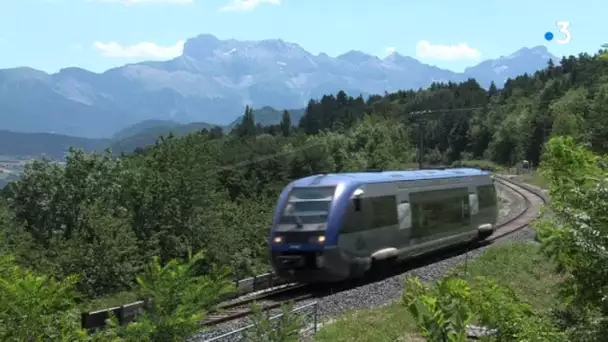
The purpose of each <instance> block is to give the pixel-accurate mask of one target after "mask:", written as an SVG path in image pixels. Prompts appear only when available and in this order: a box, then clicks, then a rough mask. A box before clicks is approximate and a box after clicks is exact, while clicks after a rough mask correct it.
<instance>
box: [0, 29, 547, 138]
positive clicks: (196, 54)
mask: <svg viewBox="0 0 608 342" xmlns="http://www.w3.org/2000/svg"><path fill="white" fill-rule="evenodd" d="M550 59H554V60H557V58H556V57H555V56H552V55H551V54H550V53H549V52H548V51H547V49H546V48H545V47H542V46H539V47H534V48H522V49H520V50H519V51H517V52H515V53H513V54H511V55H509V56H506V57H501V58H498V59H495V60H487V61H484V62H481V63H479V64H478V65H476V66H473V67H470V68H467V69H466V70H465V71H464V72H462V73H456V72H452V71H449V70H444V69H440V68H437V67H434V66H430V65H426V64H423V63H420V62H419V61H417V60H416V59H414V58H411V57H406V56H402V55H399V54H397V53H394V54H392V55H390V56H388V57H386V58H384V59H380V58H377V57H375V56H371V55H367V54H365V53H362V52H358V51H350V52H347V53H345V54H343V55H340V56H337V57H330V56H328V55H326V54H324V53H321V54H319V55H313V54H311V53H309V52H308V51H306V50H304V49H303V48H302V47H300V46H299V45H298V44H295V43H290V42H285V41H282V40H276V39H270V40H262V41H238V40H234V39H229V40H220V39H218V38H216V37H214V36H212V35H200V36H198V37H195V38H192V39H189V40H188V41H187V42H186V44H185V47H184V52H183V55H182V56H180V57H177V58H175V59H172V60H169V61H164V62H142V63H136V64H129V65H125V66H122V67H119V68H114V69H111V70H108V71H106V72H104V73H101V74H97V73H93V72H90V71H87V70H84V69H80V68H66V69H63V70H61V71H60V72H58V73H56V74H47V73H45V72H42V71H39V70H35V69H31V68H28V67H22V68H13V69H3V70H0V116H1V118H2V119H1V120H0V130H8V131H13V132H28V133H39V132H46V133H57V134H63V135H68V136H78V137H86V138H93V139H97V140H99V139H108V138H109V137H111V136H112V135H113V134H115V132H118V131H120V130H122V129H124V128H125V127H129V126H131V125H136V124H138V123H140V122H146V121H150V120H152V121H156V122H165V123H169V122H171V123H170V124H169V125H174V124H177V125H182V124H188V123H192V122H198V123H207V124H209V125H220V126H222V127H228V126H229V125H230V124H231V123H233V122H234V120H236V119H237V118H238V116H239V115H241V114H242V113H243V109H244V107H245V105H251V106H253V107H254V108H263V107H265V106H269V107H272V108H276V109H283V108H302V107H304V106H305V105H306V103H307V101H308V100H309V99H311V98H320V97H321V96H322V95H324V94H329V93H336V92H337V91H338V90H344V91H346V92H347V93H348V94H350V95H355V96H356V95H359V94H363V95H364V96H366V95H369V94H378V93H384V92H385V91H388V92H391V91H396V90H399V89H415V88H420V87H426V86H428V85H430V84H431V83H432V82H442V81H444V82H447V81H455V82H457V81H463V80H466V79H467V78H475V79H476V80H478V82H479V83H480V84H482V85H483V86H488V85H489V84H490V82H495V83H496V84H497V85H498V86H499V87H500V86H501V85H502V84H503V83H504V81H505V80H506V79H507V78H510V77H514V76H517V75H520V74H523V73H526V72H528V73H533V72H534V71H536V70H539V69H541V68H543V67H545V66H546V64H547V62H548V61H549V60H550ZM295 121H297V119H294V122H295Z"/></svg>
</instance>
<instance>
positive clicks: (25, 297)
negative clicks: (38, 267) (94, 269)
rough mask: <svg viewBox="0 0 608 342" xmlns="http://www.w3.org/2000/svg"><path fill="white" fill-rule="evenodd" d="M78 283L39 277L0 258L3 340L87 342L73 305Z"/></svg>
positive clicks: (0, 335)
mask: <svg viewBox="0 0 608 342" xmlns="http://www.w3.org/2000/svg"><path fill="white" fill-rule="evenodd" d="M78 280H79V277H78V276H70V277H68V278H66V279H64V280H62V281H58V280H55V279H53V278H52V277H49V276H41V275H37V274H35V273H33V272H31V271H29V270H27V269H24V268H22V267H20V266H18V265H16V264H15V262H14V259H13V257H11V256H0V340H2V341H18V342H21V341H41V342H42V341H87V332H86V331H84V330H82V329H80V320H79V319H78V318H79V312H78V310H77V309H76V306H75V303H74V297H75V292H74V287H75V285H76V283H77V282H78Z"/></svg>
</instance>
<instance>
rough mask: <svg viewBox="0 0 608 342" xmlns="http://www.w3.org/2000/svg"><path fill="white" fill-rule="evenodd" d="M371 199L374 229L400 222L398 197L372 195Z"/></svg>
mask: <svg viewBox="0 0 608 342" xmlns="http://www.w3.org/2000/svg"><path fill="white" fill-rule="evenodd" d="M370 201H371V207H372V208H371V209H372V212H371V214H372V215H373V217H372V229H373V228H380V227H386V226H392V225H396V224H397V223H398V218H397V199H396V197H395V196H381V197H372V198H370Z"/></svg>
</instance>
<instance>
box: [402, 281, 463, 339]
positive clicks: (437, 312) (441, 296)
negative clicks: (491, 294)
mask: <svg viewBox="0 0 608 342" xmlns="http://www.w3.org/2000/svg"><path fill="white" fill-rule="evenodd" d="M405 286H406V291H404V293H403V302H404V304H405V305H406V306H407V307H408V309H409V311H410V313H411V314H412V315H413V316H414V318H415V319H416V320H417V321H418V327H419V328H420V330H421V331H420V332H421V334H422V336H423V337H425V338H428V339H429V340H431V341H446V342H447V341H449V342H464V341H466V340H467V334H466V326H467V323H469V322H470V321H471V318H472V313H471V310H470V309H469V302H470V300H471V289H470V288H469V286H468V285H467V283H466V281H464V280H463V279H459V278H456V277H447V278H444V279H442V280H439V281H437V283H436V284H435V287H433V288H428V287H426V286H425V285H424V284H422V283H421V282H420V281H419V280H418V279H415V278H408V279H407V281H406V285H405Z"/></svg>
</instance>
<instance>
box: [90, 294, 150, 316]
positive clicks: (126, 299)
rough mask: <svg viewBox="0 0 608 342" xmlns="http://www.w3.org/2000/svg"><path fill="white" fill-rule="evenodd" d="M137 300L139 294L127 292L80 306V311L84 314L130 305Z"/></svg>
mask: <svg viewBox="0 0 608 342" xmlns="http://www.w3.org/2000/svg"><path fill="white" fill-rule="evenodd" d="M137 300H138V299H137V294H136V293H135V292H127V291H125V292H119V293H116V294H113V295H110V296H106V297H100V298H96V299H93V300H89V301H86V302H83V303H81V304H80V305H79V309H80V311H82V312H91V311H97V310H103V309H109V308H112V307H117V306H121V305H125V304H130V303H133V302H136V301H137Z"/></svg>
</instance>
